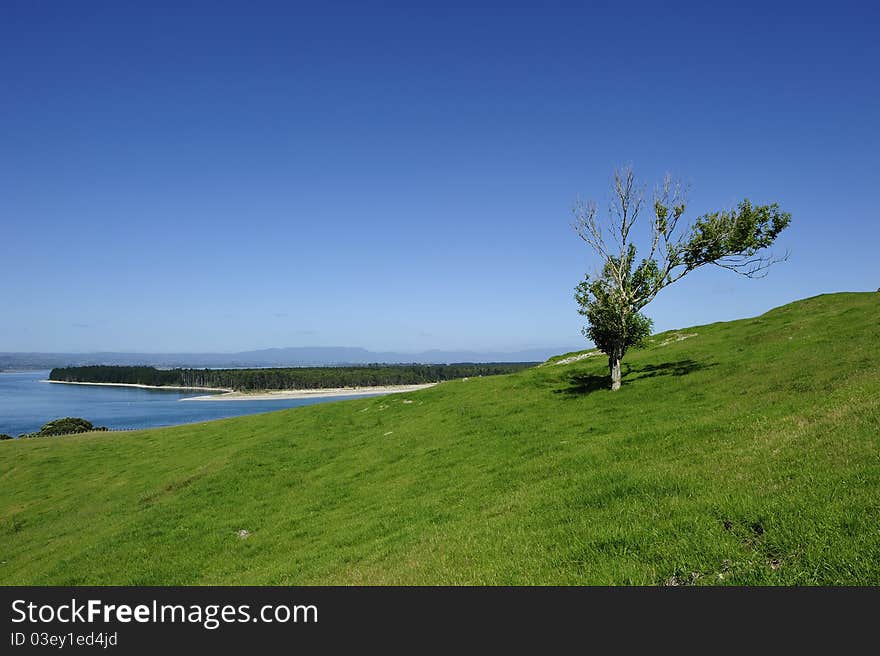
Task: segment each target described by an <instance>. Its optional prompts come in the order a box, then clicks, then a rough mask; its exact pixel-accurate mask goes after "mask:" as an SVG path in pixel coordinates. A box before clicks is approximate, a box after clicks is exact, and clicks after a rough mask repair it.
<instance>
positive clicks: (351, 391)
mask: <svg viewBox="0 0 880 656" xmlns="http://www.w3.org/2000/svg"><path fill="white" fill-rule="evenodd" d="M436 384H437V383H424V384H421V385H376V386H373V387H329V388H319V389H308V390H274V391H263V392H235V391H229V392H226V393H225V394H210V395H207V396H191V397H188V398H185V399H180V400H181V401H280V400H283V399H311V398H328V397H334V396H365V395H371V394H375V395H377V396H378V395H380V394H399V393H402V392H416V391H418V390H423V389H427V388H429V387H433V386H434V385H436Z"/></svg>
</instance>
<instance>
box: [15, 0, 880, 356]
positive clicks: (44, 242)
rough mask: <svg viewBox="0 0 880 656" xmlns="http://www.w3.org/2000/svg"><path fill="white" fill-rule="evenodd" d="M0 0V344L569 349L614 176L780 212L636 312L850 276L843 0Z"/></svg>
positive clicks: (869, 6) (828, 284)
mask: <svg viewBox="0 0 880 656" xmlns="http://www.w3.org/2000/svg"><path fill="white" fill-rule="evenodd" d="M178 4H182V3H168V4H167V5H166V6H164V7H163V6H161V4H160V3H157V2H149V3H146V2H144V3H139V6H138V5H137V4H136V3H117V2H108V3H97V2H78V3H62V2H51V3H50V2H31V1H26V2H4V3H3V6H2V8H0V72H2V87H0V258H2V272H3V278H2V286H0V351H30V350H39V351H92V350H137V351H154V352H159V351H234V350H244V349H255V348H265V347H273V346H299V345H331V344H332V345H351V346H363V347H366V348H372V349H393V350H402V351H407V350H422V349H429V348H474V349H497V350H510V349H517V348H522V347H527V346H546V345H554V346H555V345H559V346H574V345H577V344H579V343H581V342H582V341H583V338H581V337H580V333H579V328H580V325H581V317H579V316H578V315H577V313H576V307H575V304H574V301H573V298H572V293H573V288H574V286H575V285H576V284H577V282H578V281H579V280H580V279H581V278H582V276H583V273H584V272H585V271H587V270H589V269H591V268H592V267H593V265H594V263H595V261H594V260H592V259H591V258H590V254H589V253H588V252H587V251H586V250H585V246H584V245H583V244H582V243H581V242H580V241H579V240H578V239H577V237H576V236H575V235H574V233H573V232H572V230H571V228H570V218H571V217H570V208H571V206H572V204H573V202H574V201H575V199H576V197H577V196H578V195H580V196H581V197H586V198H596V199H597V200H599V201H604V199H605V198H606V197H607V189H608V180H609V177H610V173H611V170H612V168H613V167H614V166H615V165H620V164H623V163H627V162H630V163H632V164H633V165H634V167H635V169H636V171H637V174H638V175H639V176H640V177H641V178H642V179H643V180H644V181H645V182H646V183H649V184H653V183H654V182H655V181H657V180H659V178H660V177H661V176H662V175H663V173H664V172H665V171H670V172H672V173H674V174H676V175H679V176H681V177H682V178H683V179H685V180H686V181H687V182H689V183H690V184H691V185H692V193H691V196H690V199H691V204H690V210H689V216H690V217H694V216H696V215H697V214H699V213H702V212H706V211H711V210H715V209H722V208H726V207H730V206H732V205H733V204H734V203H735V202H736V201H738V200H739V199H741V198H743V197H748V198H750V199H751V200H753V201H754V202H758V203H764V202H773V201H776V202H779V203H780V204H781V205H782V206H783V208H785V209H786V210H788V211H790V212H791V213H792V215H793V222H792V226H791V228H790V229H789V230H788V231H787V232H786V233H784V235H783V236H782V237H781V238H780V241H779V250H781V251H784V250H786V249H788V250H790V251H791V257H790V260H789V261H788V262H786V263H784V264H780V265H778V266H777V267H775V268H774V269H773V270H771V272H770V275H769V277H767V278H766V279H763V280H759V281H751V280H746V279H742V278H739V277H737V276H735V275H734V274H732V273H730V272H726V271H722V270H712V269H703V270H700V271H698V272H695V273H693V274H692V275H691V276H690V277H689V278H686V279H684V280H683V281H681V282H679V283H677V285H676V286H674V287H671V288H669V289H667V290H666V291H664V292H663V293H662V294H661V295H660V296H659V297H658V298H657V299H656V300H655V301H654V302H653V303H652V304H651V305H649V306H648V308H647V313H648V314H649V315H650V316H652V317H653V318H654V320H655V325H656V328H657V329H661V330H662V329H667V328H673V327H680V326H688V325H693V324H699V323H707V322H712V321H717V320H726V319H733V318H738V317H743V316H749V315H754V314H758V313H761V312H763V311H765V310H767V309H769V308H771V307H774V306H776V305H780V304H783V303H786V302H789V301H792V300H795V299H797V298H802V297H806V296H811V295H814V294H818V293H822V292H831V291H840V290H869V289H871V290H873V289H877V288H878V287H880V264H878V261H880V258H878V257H877V250H878V246H880V222H878V216H877V209H876V207H877V203H876V199H875V196H876V192H877V188H878V182H880V181H878V171H880V156H878V153H877V148H878V145H880V139H878V137H880V120H878V119H880V83H878V80H880V76H878V75H877V70H878V69H880V39H877V37H876V35H877V33H878V29H880V10H878V9H877V8H876V5H874V4H873V3H864V2H862V3H853V4H849V3H846V2H835V3H828V4H826V5H825V6H824V7H820V6H813V5H808V3H797V4H791V5H782V4H776V5H774V6H772V7H768V6H767V3H754V4H748V3H731V4H730V6H725V7H718V6H714V5H715V4H716V3H703V2H701V3H694V4H684V3H672V4H665V5H663V6H662V7H660V6H659V3H651V4H646V5H643V6H639V5H638V4H637V3H548V2H541V3H532V4H531V6H529V5H526V4H518V3H516V4H510V3H504V4H503V5H500V4H499V5H491V4H486V5H482V6H479V5H477V4H474V3H462V4H460V5H458V6H456V5H454V4H453V3H448V2H443V3H437V4H434V5H428V4H421V6H420V8H418V9H417V8H415V6H414V5H415V4H416V3H401V4H399V5H394V4H393V3H388V2H383V3H367V2H358V3H350V4H341V3H325V2H322V3H315V4H297V3H277V4H274V3H261V2H247V3H245V2H241V3H220V2H211V3H202V4H199V3H186V4H187V7H186V8H185V9H182V8H180V7H179V6H178Z"/></svg>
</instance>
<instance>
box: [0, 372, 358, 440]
mask: <svg viewBox="0 0 880 656" xmlns="http://www.w3.org/2000/svg"><path fill="white" fill-rule="evenodd" d="M48 376H49V372H48V371H25V372H0V433H6V434H7V435H12V436H14V437H17V436H19V435H21V434H22V433H31V432H34V431H37V430H39V429H40V426H42V425H43V424H45V423H46V422H47V421H51V420H52V419H58V418H60V417H82V418H83V419H87V420H88V421H90V422H92V423H93V424H94V425H95V426H106V427H107V428H112V429H125V428H152V427H155V426H173V425H175V424H189V423H193V422H197V421H207V420H209V419H221V418H223V417H238V416H240V415H252V414H256V413H259V412H271V411H273V410H281V409H282V408H295V407H297V406H301V405H312V404H314V403H326V402H329V401H341V400H343V399H345V398H353V397H341V396H337V397H329V398H318V399H279V400H274V399H273V400H271V401H190V402H188V403H184V402H181V401H180V399H183V398H186V397H189V396H203V395H205V394H206V393H207V392H201V391H183V390H148V389H138V388H136V387H102V386H93V385H55V384H52V383H44V382H41V381H44V380H46V378H47V377H48Z"/></svg>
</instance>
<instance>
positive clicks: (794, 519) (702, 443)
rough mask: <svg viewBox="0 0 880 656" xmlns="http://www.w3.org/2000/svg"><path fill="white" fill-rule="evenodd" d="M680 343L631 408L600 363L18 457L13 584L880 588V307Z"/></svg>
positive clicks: (665, 350) (24, 445)
mask: <svg viewBox="0 0 880 656" xmlns="http://www.w3.org/2000/svg"><path fill="white" fill-rule="evenodd" d="M681 332H682V334H689V333H696V336H695V337H691V338H689V339H685V340H683V341H678V342H671V343H669V344H666V345H661V343H662V342H663V341H664V339H665V338H666V337H668V335H661V336H658V337H657V338H656V339H655V341H654V345H653V346H651V347H649V348H647V349H644V350H640V351H634V352H632V353H631V354H630V355H628V357H627V359H626V362H625V365H626V366H625V371H627V369H628V373H627V374H626V376H625V378H624V386H623V388H622V390H621V391H620V392H617V393H611V392H609V391H606V390H604V389H600V388H599V385H601V384H604V380H603V379H602V378H601V376H603V375H604V371H605V362H604V361H603V360H602V358H601V357H597V358H589V359H586V360H582V361H580V362H576V363H573V364H567V365H552V364H551V365H546V366H543V367H538V368H535V369H532V370H528V371H525V372H521V373H518V374H513V375H509V376H499V377H494V378H483V379H470V380H467V381H453V382H447V383H443V384H441V385H439V386H437V387H435V388H432V389H429V390H425V391H422V392H418V393H414V394H410V395H406V396H403V395H397V396H391V397H385V398H370V399H361V400H355V401H346V402H339V403H332V404H327V405H320V406H312V407H305V408H297V409H293V410H286V411H281V412H275V413H272V414H266V415H259V416H250V417H241V418H237V419H229V420H223V421H217V422H210V423H205V424H198V425H192V426H181V427H176V428H168V429H156V430H147V431H140V432H137V433H124V434H88V435H84V436H76V437H64V438H47V439H40V440H29V441H15V442H7V443H0V485H2V488H0V489H2V491H3V495H2V499H0V544H2V554H0V560H2V561H3V562H2V564H0V582H2V583H14V584H25V583H31V584H48V583H57V584H86V583H97V584H109V583H115V584H173V583H175V584H216V583H228V584H244V583H254V584H312V583H342V584H349V583H366V584H373V583H391V584H398V583H405V584H410V583H443V584H447V583H456V584H473V583H484V584H508V583H522V584H534V583H540V584H549V583H598V584H605V583H640V584H656V583H661V584H662V583H664V582H668V581H670V580H673V579H674V580H675V581H686V582H690V581H693V580H695V581H696V583H698V584H702V583H711V584H715V583H737V584H766V583H786V584H812V583H844V584H857V583H870V584H878V583H880V528H878V527H880V437H878V434H880V295H878V294H875V293H860V294H854V293H853V294H835V295H828V296H820V297H816V298H811V299H808V300H805V301H800V302H798V303H794V304H791V305H788V306H785V307H782V308H779V309H776V310H773V311H771V312H769V313H767V314H766V315H764V316H762V317H759V318H756V319H746V320H742V321H736V322H731V323H718V324H712V325H709V326H701V327H697V328H694V329H687V330H684V331H681ZM406 400H409V401H412V402H411V403H406V402H405V401H406ZM239 529H247V530H249V531H251V532H252V535H251V536H250V537H248V538H247V539H240V538H239V537H238V536H237V531H238V530H239ZM692 573H696V574H697V575H698V576H696V578H695V576H694V575H692Z"/></svg>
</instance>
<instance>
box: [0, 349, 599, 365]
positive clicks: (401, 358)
mask: <svg viewBox="0 0 880 656" xmlns="http://www.w3.org/2000/svg"><path fill="white" fill-rule="evenodd" d="M579 348H585V347H584V346H575V347H559V348H534V349H526V350H522V351H511V352H500V351H499V352H492V351H441V350H433V351H423V352H421V353H394V352H389V351H369V350H367V349H363V348H357V347H345V346H299V347H291V348H270V349H262V350H259V351H242V352H240V353H0V369H51V368H52V367H64V366H84V365H90V364H103V365H110V364H117V365H150V366H154V367H210V368H219V367H229V368H234V367H305V366H332V365H357V364H372V363H385V364H400V363H422V364H449V363H454V362H543V361H544V360H546V359H547V358H549V357H551V356H553V355H558V354H560V353H566V352H568V351H573V350H576V349H579Z"/></svg>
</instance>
